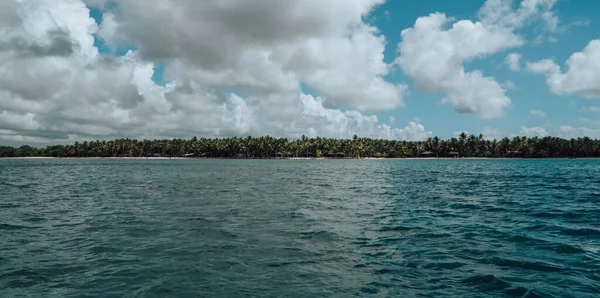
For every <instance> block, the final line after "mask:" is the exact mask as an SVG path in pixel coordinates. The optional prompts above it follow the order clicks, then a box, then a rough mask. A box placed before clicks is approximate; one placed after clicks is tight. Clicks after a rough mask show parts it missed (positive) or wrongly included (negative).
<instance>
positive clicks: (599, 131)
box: [558, 125, 600, 139]
mask: <svg viewBox="0 0 600 298" xmlns="http://www.w3.org/2000/svg"><path fill="white" fill-rule="evenodd" d="M558 136H559V137H561V138H566V139H571V138H582V137H590V138H595V139H600V128H589V127H573V126H570V125H562V126H561V127H560V128H559V130H558Z"/></svg>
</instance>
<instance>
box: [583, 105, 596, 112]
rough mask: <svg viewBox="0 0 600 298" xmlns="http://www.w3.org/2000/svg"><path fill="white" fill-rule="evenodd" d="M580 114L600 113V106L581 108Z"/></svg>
mask: <svg viewBox="0 0 600 298" xmlns="http://www.w3.org/2000/svg"><path fill="white" fill-rule="evenodd" d="M580 111H581V112H587V113H600V106H589V107H588V106H585V107H583V108H581V110H580Z"/></svg>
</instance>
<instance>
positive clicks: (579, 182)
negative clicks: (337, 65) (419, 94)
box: [0, 159, 600, 297]
mask: <svg viewBox="0 0 600 298" xmlns="http://www.w3.org/2000/svg"><path fill="white" fill-rule="evenodd" d="M350 296H365V297H366V296H373V297H418V296H421V297H451V296H454V297H511V296H515V297H599V296H600V160H595V159H540V160H529V159H498V160H496V159H488V160H467V159H456V160H143V159H142V160H130V159H6V160H0V297H350Z"/></svg>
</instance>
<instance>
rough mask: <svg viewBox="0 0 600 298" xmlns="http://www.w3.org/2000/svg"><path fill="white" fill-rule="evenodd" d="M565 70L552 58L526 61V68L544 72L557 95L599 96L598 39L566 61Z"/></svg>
mask: <svg viewBox="0 0 600 298" xmlns="http://www.w3.org/2000/svg"><path fill="white" fill-rule="evenodd" d="M565 64H566V70H565V71H564V72H563V71H562V70H561V67H560V66H559V65H558V64H556V63H555V62H554V61H553V60H550V59H543V60H540V61H537V62H530V63H527V70H528V71H530V72H533V73H538V74H544V75H545V76H546V83H547V84H548V87H549V88H550V90H551V91H552V92H553V93H555V94H558V95H566V94H573V93H577V94H580V95H581V96H583V97H587V98H600V40H598V39H597V40H592V41H590V42H589V43H588V45H587V46H586V47H585V48H584V49H583V51H581V52H576V53H573V54H572V55H571V56H570V57H569V59H568V60H567V61H566V63H565Z"/></svg>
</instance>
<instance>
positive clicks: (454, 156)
mask: <svg viewBox="0 0 600 298" xmlns="http://www.w3.org/2000/svg"><path fill="white" fill-rule="evenodd" d="M448 155H450V157H453V158H457V157H459V156H460V153H458V152H456V151H451V152H449V153H448Z"/></svg>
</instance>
